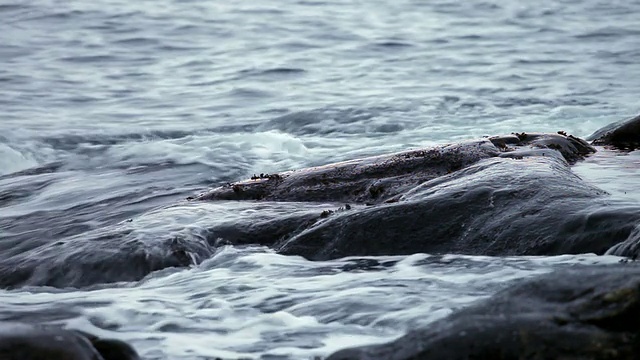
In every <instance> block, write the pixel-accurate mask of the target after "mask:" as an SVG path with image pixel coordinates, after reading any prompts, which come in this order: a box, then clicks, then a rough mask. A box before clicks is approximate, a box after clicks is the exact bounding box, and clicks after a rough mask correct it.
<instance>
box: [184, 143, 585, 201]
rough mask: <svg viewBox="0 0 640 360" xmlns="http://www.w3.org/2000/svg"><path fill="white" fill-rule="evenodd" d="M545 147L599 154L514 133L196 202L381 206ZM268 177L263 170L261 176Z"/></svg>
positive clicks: (240, 185) (241, 185)
mask: <svg viewBox="0 0 640 360" xmlns="http://www.w3.org/2000/svg"><path fill="white" fill-rule="evenodd" d="M540 149H547V150H550V151H557V152H559V153H560V154H561V155H562V156H563V157H564V158H565V159H566V160H567V161H568V162H570V163H573V162H575V161H577V160H579V159H581V158H582V157H584V156H585V155H588V154H589V153H592V152H595V149H594V148H593V147H591V146H590V145H589V144H588V143H586V142H585V141H584V140H581V139H578V138H575V137H573V136H570V135H569V136H566V135H561V134H525V133H520V134H513V135H508V136H497V137H492V138H489V139H485V140H480V141H470V142H464V143H459V144H449V145H443V146H438V147H433V148H428V149H419V150H410V151H403V152H399V153H394V154H390V155H381V156H374V157H369V158H364V159H357V160H350V161H344V162H340V163H335V164H329V165H324V166H318V167H312V168H308V169H302V170H295V171H287V172H283V173H280V174H275V175H273V174H272V175H268V174H267V176H253V177H252V178H251V179H249V180H245V181H240V182H236V183H229V184H227V185H225V186H221V187H218V188H215V189H212V190H211V191H209V192H207V193H204V194H202V195H200V196H198V197H197V198H196V199H195V200H268V201H336V202H338V201H339V202H353V203H366V204H379V203H384V202H388V201H394V197H396V196H399V195H402V194H403V193H405V192H406V191H408V190H410V189H411V188H413V187H414V186H416V185H418V184H420V183H423V182H425V181H429V180H433V179H435V178H438V177H441V176H444V175H447V174H449V173H452V172H455V171H458V170H460V169H464V168H466V167H469V166H471V165H473V164H475V163H477V162H478V161H480V160H482V159H487V158H491V157H497V156H500V154H505V153H513V152H515V151H516V150H519V151H525V150H540ZM261 175H264V174H261Z"/></svg>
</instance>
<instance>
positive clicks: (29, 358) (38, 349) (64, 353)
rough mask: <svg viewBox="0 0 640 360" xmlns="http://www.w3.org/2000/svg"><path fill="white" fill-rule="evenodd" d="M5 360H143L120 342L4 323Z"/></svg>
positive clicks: (0, 344) (0, 331)
mask: <svg viewBox="0 0 640 360" xmlns="http://www.w3.org/2000/svg"><path fill="white" fill-rule="evenodd" d="M0 359H2V360H41V359H47V360H139V359H140V357H139V356H138V354H137V353H136V351H135V350H134V349H133V348H132V347H131V346H130V345H128V344H126V343H124V342H122V341H120V340H111V339H100V338H98V337H96V336H93V335H89V334H85V333H81V332H78V331H73V330H65V329H62V328H60V327H57V326H43V325H32V324H24V323H18V322H0Z"/></svg>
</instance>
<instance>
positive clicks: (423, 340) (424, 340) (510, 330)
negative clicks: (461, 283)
mask: <svg viewBox="0 0 640 360" xmlns="http://www.w3.org/2000/svg"><path fill="white" fill-rule="evenodd" d="M638 319H640V267H639V266H636V265H632V264H624V265H616V266H605V267H577V268H574V269H570V270H562V271H557V272H554V273H551V274H548V275H543V276H541V277H538V278H535V279H533V280H528V281H526V282H524V283H522V284H519V285H515V286H513V287H511V288H508V289H506V290H505V291H502V292H500V293H498V294H496V295H494V296H493V297H491V298H489V299H488V300H486V301H483V302H480V303H478V304H476V305H472V306H471V307H469V308H466V309H463V310H461V311H458V312H456V313H454V314H452V315H450V316H449V317H446V318H444V319H442V320H440V321H437V322H435V323H433V324H431V325H430V326H429V327H428V328H426V329H423V330H417V331H411V332H409V333H408V334H407V335H405V336H403V337H401V338H399V339H397V340H395V341H393V342H391V343H388V344H383V345H373V346H364V347H359V348H353V349H346V350H341V351H338V352H337V353H335V354H333V355H331V356H329V357H328V358H327V360H347V359H349V360H369V359H370V360H373V359H375V360H405V359H406V360H408V359H424V360H427V359H438V360H439V359H451V360H454V359H636V358H637V356H638V351H640V322H638Z"/></svg>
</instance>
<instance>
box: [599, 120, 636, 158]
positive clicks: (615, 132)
mask: <svg viewBox="0 0 640 360" xmlns="http://www.w3.org/2000/svg"><path fill="white" fill-rule="evenodd" d="M587 140H589V141H592V144H594V145H602V146H611V147H614V148H618V149H623V150H634V149H637V148H640V115H638V116H636V117H634V118H631V119H629V120H626V121H622V122H618V123H613V124H611V125H608V126H605V127H604V128H602V129H600V130H598V131H596V132H595V133H593V134H592V135H591V136H589V137H588V138H587Z"/></svg>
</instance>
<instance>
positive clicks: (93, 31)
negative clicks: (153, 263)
mask: <svg viewBox="0 0 640 360" xmlns="http://www.w3.org/2000/svg"><path fill="white" fill-rule="evenodd" d="M639 13H640V2H638V1H624V2H623V1H596V0H586V1H579V2H576V1H571V2H569V1H558V0H554V1H548V2H542V3H534V4H525V3H518V2H514V1H506V0H495V1H484V2H483V1H466V2H455V1H449V0H438V1H429V2H427V1H417V0H413V1H411V0H399V1H396V0H394V1H392V0H373V1H356V0H338V1H289V2H276V1H271V0H268V1H251V2H249V1H244V2H223V1H212V2H207V3H203V2H196V1H177V0H174V1H170V0H166V1H137V2H134V1H109V0H102V1H93V2H87V1H78V0H73V1H70V0H65V1H45V0H33V1H17V0H4V1H2V2H0V64H1V65H2V66H0V247H1V248H2V251H3V252H4V254H5V257H7V256H8V257H11V256H19V255H20V254H26V253H28V252H37V251H38V249H39V248H40V247H41V246H46V244H48V243H51V242H53V241H83V239H92V235H91V234H95V233H97V232H100V231H103V229H121V228H126V230H127V235H126V238H125V240H127V241H129V240H139V241H146V242H153V241H154V240H155V239H159V238H166V237H167V236H174V235H176V234H177V235H180V236H182V237H184V238H187V239H189V238H190V237H194V236H196V235H197V233H198V232H199V231H201V230H202V229H205V228H207V227H209V226H211V225H212V224H215V223H216V222H219V221H224V220H229V219H233V218H234V217H244V216H251V215H252V211H253V210H252V209H251V207H250V206H248V205H244V204H235V203H215V204H209V203H200V204H184V203H181V202H180V200H182V199H184V198H185V197H187V196H190V195H193V194H196V193H198V192H200V191H202V190H204V189H206V188H208V187H213V186H217V185H219V184H222V183H225V182H227V181H233V180H237V179H242V178H246V177H249V176H251V175H252V174H254V173H261V172H269V173H272V172H277V171H282V170H287V169H293V168H300V167H305V166H311V165H319V164H324V163H328V162H332V161H338V160H344V159H350V158H354V157H359V156H365V155H372V154H380V153H385V152H389V151H395V150H402V149H406V148H411V147H421V146H429V145H433V144H438V143H444V142H450V141H457V140H462V139H472V138H478V137H480V136H483V135H495V134H503V133H511V132H514V131H552V132H555V131H558V130H564V131H567V132H568V133H571V134H574V135H576V136H586V135H588V134H590V133H591V132H593V131H595V130H596V129H598V128H600V127H601V126H604V125H606V124H608V123H610V122H613V121H618V120H622V119H624V118H626V117H629V116H632V115H636V114H637V113H638V111H639V110H640V108H638V103H637V98H638V94H640V83H639V82H638V81H637V79H638V78H640V65H639V63H638V61H637V59H638V58H639V57H640V25H638V22H637V17H638V14H639ZM612 159H613V160H612ZM638 168H640V157H639V155H638V152H634V153H629V154H625V155H618V154H612V153H607V152H606V151H603V152H602V153H601V154H600V155H598V156H597V157H593V158H592V159H590V160H588V161H587V162H585V163H583V164H580V165H578V166H577V167H576V172H577V173H578V174H579V175H581V176H583V177H584V178H585V179H587V180H588V181H590V182H593V183H594V184H596V185H598V186H601V187H603V188H604V189H605V190H607V191H609V192H610V193H611V194H612V195H611V196H612V197H630V198H633V199H634V200H640V196H639V195H638V194H637V192H634V189H635V188H636V186H635V185H636V184H637V183H638V179H640V175H639V171H638ZM296 206H297V205H296V204H291V207H292V208H291V211H302V210H301V209H299V208H297V207H296ZM320 208H322V205H321V204H319V205H318V209H320ZM129 220H134V221H132V222H128V221H129ZM109 231H111V230H109ZM70 239H71V240H70ZM618 260H619V259H617V258H615V257H610V256H607V257H596V256H593V255H588V254H587V255H581V256H560V257H526V258H523V257H520V258H490V257H468V256H460V255H447V256H433V255H429V254H416V255H412V256H404V257H377V258H360V259H341V260H336V261H331V262H309V261H306V260H304V259H302V258H298V257H285V256H281V255H277V254H274V253H272V252H270V251H269V250H268V249H265V248H231V247H223V248H220V249H218V250H217V251H216V252H215V254H213V255H212V256H211V257H210V258H207V259H194V262H193V266H192V267H191V268H188V269H166V270H162V271H158V272H156V273H153V274H151V275H150V276H149V277H147V278H146V279H144V280H142V281H140V282H123V283H117V284H110V285H101V286H98V287H94V288H90V289H57V288H51V287H45V286H38V283H37V281H36V282H34V283H33V284H32V286H27V287H23V288H18V289H14V290H2V291H0V297H1V298H2V300H1V301H0V319H16V320H22V321H37V322H53V323H61V324H65V325H66V326H69V327H72V328H79V329H82V330H86V331H90V332H93V333H96V334H98V335H102V336H109V337H114V338H120V339H123V340H126V341H129V342H130V343H132V344H133V345H134V346H135V347H136V349H137V350H138V351H139V352H140V353H141V354H142V355H143V356H144V357H145V358H148V359H206V358H208V357H215V356H219V357H223V358H229V359H235V358H241V357H244V358H261V357H262V358H264V359H275V358H278V359H279V358H282V359H304V358H309V357H312V356H324V355H327V354H329V353H331V352H332V351H334V350H336V349H340V348H344V347H347V346H353V345H359V344H368V343H376V342H382V341H388V340H390V339H393V338H395V337H397V336H400V335H402V334H403V333H404V332H406V331H407V330H408V329H411V328H415V327H418V326H424V325H426V324H428V323H429V322H431V321H434V320H435V319H438V318H441V317H443V316H446V315H447V314H449V313H450V312H451V311H453V310H454V309H456V308H459V307H462V306H466V305H468V304H470V303H472V302H474V301H477V300H479V299H482V298H485V297H487V296H490V295H491V294H493V293H495V292H496V291H497V290H499V289H501V288H503V287H505V286H507V285H508V284H509V283H510V281H518V279H521V278H525V277H529V276H533V275H536V274H540V273H544V272H548V271H551V270H553V269H555V268H558V267H566V266H574V265H575V264H593V263H608V262H616V261H618Z"/></svg>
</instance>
